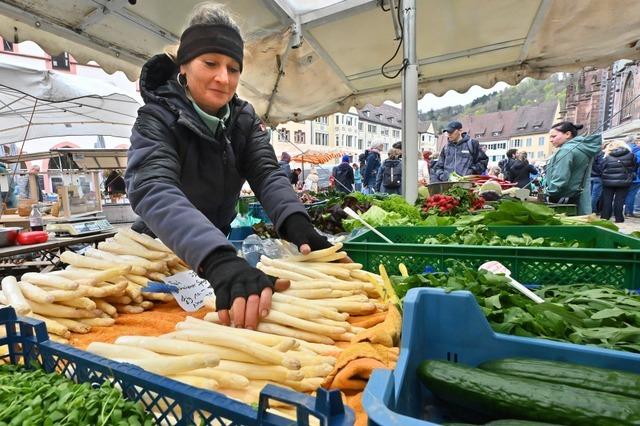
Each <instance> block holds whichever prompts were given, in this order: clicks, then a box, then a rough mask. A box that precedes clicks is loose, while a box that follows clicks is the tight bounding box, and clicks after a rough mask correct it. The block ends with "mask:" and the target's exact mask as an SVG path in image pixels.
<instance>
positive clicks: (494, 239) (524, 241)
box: [424, 225, 589, 248]
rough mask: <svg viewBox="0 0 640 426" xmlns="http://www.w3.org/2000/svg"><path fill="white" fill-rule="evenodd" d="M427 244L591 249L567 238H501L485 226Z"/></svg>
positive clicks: (469, 227)
mask: <svg viewBox="0 0 640 426" xmlns="http://www.w3.org/2000/svg"><path fill="white" fill-rule="evenodd" d="M424 243H425V244H450V245H459V244H463V245H472V246H507V247H569V248H578V247H580V248H584V247H589V245H588V244H587V243H581V242H579V241H576V240H566V239H565V238H562V237H559V238H555V239H554V238H543V237H538V238H533V237H532V236H530V235H529V234H524V233H523V234H522V235H508V236H506V237H504V238H503V237H500V236H499V235H498V234H497V233H495V232H493V231H491V230H490V229H489V228H488V227H487V226H485V225H473V226H465V227H461V228H458V229H457V230H456V231H455V232H454V233H453V234H451V235H443V234H438V235H435V236H433V237H429V238H427V239H426V240H425V241H424Z"/></svg>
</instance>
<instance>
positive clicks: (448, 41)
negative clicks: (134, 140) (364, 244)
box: [0, 0, 640, 200]
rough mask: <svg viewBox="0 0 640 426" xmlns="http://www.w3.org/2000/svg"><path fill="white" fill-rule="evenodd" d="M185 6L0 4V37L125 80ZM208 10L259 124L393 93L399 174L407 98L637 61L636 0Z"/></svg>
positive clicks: (426, 0) (412, 144) (365, 1)
mask: <svg viewBox="0 0 640 426" xmlns="http://www.w3.org/2000/svg"><path fill="white" fill-rule="evenodd" d="M132 3H133V4H132ZM197 3H199V0H182V1H180V2H176V1H173V0H137V1H134V0H129V1H127V0H55V2H53V1H48V0H0V35H2V36H3V37H5V38H7V39H9V40H15V41H24V40H32V41H35V42H36V43H38V44H39V45H40V46H41V47H42V48H44V49H45V50H46V51H48V52H49V53H52V54H57V53H60V52H61V51H67V52H69V53H71V54H72V55H73V56H74V57H75V58H76V59H77V60H78V61H80V62H81V63H85V62H87V61H91V60H94V61H96V62H98V63H99V64H100V65H101V66H102V67H103V68H104V69H105V70H107V71H109V72H113V71H116V70H122V71H124V72H125V73H127V75H128V76H129V78H131V79H135V78H136V77H137V75H138V71H139V68H140V66H141V65H142V64H143V63H144V61H145V60H146V59H148V58H149V57H150V56H151V55H153V54H156V53H159V52H161V51H162V50H163V48H164V47H165V46H166V45H169V44H173V43H175V42H176V41H177V40H178V38H179V35H180V33H181V31H182V29H183V25H184V20H185V18H186V16H187V15H188V12H189V10H190V9H191V8H192V6H193V5H195V4H197ZM220 3H225V4H226V5H227V6H228V9H229V10H230V11H231V12H232V13H233V14H234V15H235V16H236V17H238V21H239V22H240V25H241V26H242V28H243V30H244V33H245V38H246V40H247V43H246V51H247V54H246V55H245V71H244V72H243V76H242V82H241V87H240V89H239V94H240V95H241V96H242V97H244V98H246V99H248V100H250V101H251V102H252V103H253V105H254V106H255V108H256V110H257V112H258V113H259V114H261V115H262V116H263V117H264V118H265V120H266V121H267V122H268V123H269V124H277V123H279V122H284V121H287V120H303V119H306V118H313V117H316V116H319V115H327V114H330V113H333V112H336V111H346V110H347V109H348V108H349V107H350V106H356V107H361V106H363V105H365V104H366V103H372V104H374V105H378V104H381V103H382V102H383V101H384V100H392V101H396V102H397V101H400V100H401V94H404V96H403V97H402V98H403V99H402V101H403V106H404V108H403V109H404V112H403V114H404V119H403V135H404V138H405V144H403V148H404V150H405V155H404V158H405V174H406V175H407V176H412V175H416V165H415V164H414V163H415V161H409V162H407V161H406V159H407V158H417V132H416V110H417V106H416V103H417V99H418V98H419V97H422V95H424V94H425V93H427V92H432V93H434V94H436V95H441V94H443V93H445V92H446V91H447V90H450V89H452V90H457V91H466V90H467V89H468V88H469V87H470V86H472V85H476V84H477V85H480V86H483V87H490V86H493V85H494V84H495V83H497V82H499V81H505V82H508V83H511V84H515V83H517V82H518V81H520V80H521V79H523V78H524V77H527V76H531V77H534V78H544V77H546V76H548V75H549V74H551V73H553V72H557V71H574V70H577V69H580V68H583V67H585V66H590V65H592V66H605V65H609V64H610V63H611V62H612V61H614V60H616V59H622V58H625V59H637V58H639V57H640V50H639V47H640V43H639V40H640V2H639V1H637V0H616V1H607V0H485V1H477V0H404V1H402V2H401V7H400V13H398V14H397V15H396V14H395V13H391V12H385V11H383V7H384V8H386V9H389V8H390V3H393V4H394V5H395V4H397V3H398V0H385V1H384V2H382V3H383V4H382V5H381V4H380V3H381V2H380V1H377V0H343V1H339V0H298V1H294V0H224V1H220ZM54 4H55V6H53V5H54ZM391 9H392V10H394V9H393V7H391ZM398 17H399V18H400V19H398ZM400 23H404V25H403V28H404V31H402V30H401V28H400ZM403 32H404V41H405V42H404V47H403V48H402V50H401V51H400V53H399V54H398V56H397V57H396V58H395V59H394V60H393V61H391V62H390V64H389V68H388V72H389V73H394V71H396V70H398V69H399V68H400V67H401V64H402V63H403V61H405V62H406V64H407V66H406V67H405V69H404V70H403V72H402V73H401V76H402V78H400V77H397V78H395V79H387V78H385V77H384V76H382V74H381V72H380V67H381V66H382V64H383V63H385V62H386V61H387V60H388V59H389V58H391V57H392V56H393V53H394V52H395V50H396V47H397V46H398V41H397V40H396V38H397V37H399V36H400V35H401V34H402V33H403ZM403 58H404V59H403ZM403 82H404V84H403ZM403 88H404V90H403ZM405 181H406V183H405V185H406V186H407V187H405V188H404V190H405V196H406V197H407V199H409V200H412V199H415V195H416V188H415V184H414V183H413V180H411V179H405Z"/></svg>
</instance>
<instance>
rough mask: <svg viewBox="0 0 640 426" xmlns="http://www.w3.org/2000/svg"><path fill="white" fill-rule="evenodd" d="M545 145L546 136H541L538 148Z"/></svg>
mask: <svg viewBox="0 0 640 426" xmlns="http://www.w3.org/2000/svg"><path fill="white" fill-rule="evenodd" d="M543 145H544V136H540V137H538V146H543Z"/></svg>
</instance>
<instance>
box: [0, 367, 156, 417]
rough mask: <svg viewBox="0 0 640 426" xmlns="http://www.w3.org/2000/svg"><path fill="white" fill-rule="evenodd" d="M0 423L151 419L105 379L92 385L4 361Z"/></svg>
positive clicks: (1, 376)
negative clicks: (98, 383)
mask: <svg viewBox="0 0 640 426" xmlns="http://www.w3.org/2000/svg"><path fill="white" fill-rule="evenodd" d="M0 424H8V425H27V424H30V425H44V426H53V425H63V424H64V425H101V426H106V425H132V426H133V425H140V426H142V425H144V426H147V425H149V426H151V425H153V424H154V421H153V418H152V417H151V416H150V415H149V414H147V413H146V412H145V411H144V409H143V408H142V406H141V405H140V404H137V403H134V402H131V401H127V400H126V399H124V397H123V396H122V393H121V392H120V391H119V390H117V389H115V388H114V387H113V386H111V384H109V382H106V381H105V382H104V383H103V384H102V385H101V386H100V387H97V388H92V387H91V385H90V384H89V383H82V384H76V383H74V382H72V381H70V380H68V379H66V378H65V377H63V376H61V375H59V374H48V373H45V372H44V371H43V370H41V369H27V368H24V367H22V366H16V365H10V364H7V365H2V366H0Z"/></svg>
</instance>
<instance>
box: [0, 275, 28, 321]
mask: <svg viewBox="0 0 640 426" xmlns="http://www.w3.org/2000/svg"><path fill="white" fill-rule="evenodd" d="M2 292H3V293H4V296H5V298H6V299H7V302H8V303H9V305H11V306H13V309H15V310H16V313H17V314H18V315H26V314H28V313H29V312H31V306H29V303H28V302H27V299H25V297H24V295H23V294H22V291H21V290H20V286H18V280H16V277H14V276H12V275H7V276H6V277H4V278H3V279H2Z"/></svg>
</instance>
